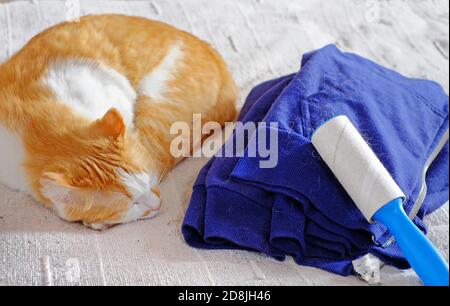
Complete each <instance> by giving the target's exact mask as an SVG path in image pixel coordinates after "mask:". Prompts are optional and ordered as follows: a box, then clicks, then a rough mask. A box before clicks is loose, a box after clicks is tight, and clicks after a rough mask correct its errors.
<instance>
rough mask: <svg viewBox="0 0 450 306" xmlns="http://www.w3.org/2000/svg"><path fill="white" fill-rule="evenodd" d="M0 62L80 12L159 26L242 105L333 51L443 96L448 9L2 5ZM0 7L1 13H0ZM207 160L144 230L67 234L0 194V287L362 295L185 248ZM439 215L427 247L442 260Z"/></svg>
mask: <svg viewBox="0 0 450 306" xmlns="http://www.w3.org/2000/svg"><path fill="white" fill-rule="evenodd" d="M0 2H2V4H0V61H4V60H5V59H7V58H8V57H9V56H11V55H12V54H13V53H14V52H15V51H17V50H18V49H19V48H20V47H22V46H23V45H24V44H25V42H26V41H27V40H28V39H30V38H31V37H32V36H33V35H34V34H36V33H38V32H40V31H41V30H43V29H45V28H46V27H48V26H50V25H53V24H55V23H57V22H60V21H63V20H65V19H67V18H72V17H74V16H76V15H78V14H82V15H84V14H90V13H106V12H116V13H125V14H133V15H142V16H145V17H148V18H153V19H158V20H162V21H165V22H168V23H171V24H173V25H175V26H178V27H180V28H182V29H185V30H188V31H190V32H193V33H194V34H196V35H198V36H200V37H201V38H203V39H205V40H207V41H209V42H211V43H212V44H213V45H214V46H215V47H216V48H217V49H219V51H220V52H221V53H222V54H223V55H224V57H225V59H226V60H227V62H228V63H229V64H230V66H231V67H232V70H233V73H234V75H235V78H236V80H237V82H238V84H239V85H240V88H241V93H242V97H241V100H240V101H241V102H242V101H243V98H244V97H245V96H246V94H247V93H248V92H249V90H250V89H251V88H252V87H253V86H254V85H256V84H258V83H259V82H261V81H264V80H267V79H270V78H274V77H277V76H280V75H284V74H287V73H292V72H294V71H297V70H298V67H299V63H300V58H301V55H302V54H303V53H304V52H307V51H311V50H313V49H316V48H320V47H322V46H323V45H325V44H328V43H336V44H337V45H338V46H340V47H341V48H342V49H344V50H347V51H352V52H355V53H359V54H361V55H363V56H366V57H369V58H371V59H373V60H375V61H377V62H379V63H381V64H383V65H386V66H388V67H392V68H395V69H396V70H398V71H400V72H401V73H404V74H406V75H408V76H413V77H419V78H428V79H432V80H435V81H437V82H439V83H440V84H442V86H444V88H445V89H446V90H447V92H448V87H449V84H448V82H449V63H448V53H449V51H448V48H449V47H448V44H449V37H448V36H449V20H448V19H449V3H448V1H447V0H404V1H402V0H391V1H375V0H277V1H272V0H239V1H237V0H228V1H223V0H166V1H163V0H154V1H92V0H89V1H79V2H80V6H79V9H78V8H77V1H0ZM3 2H6V3H3ZM204 163H205V160H203V159H200V160H188V161H186V162H184V163H182V164H181V165H180V166H179V167H178V168H177V169H176V170H175V171H174V172H173V173H172V174H171V175H170V176H169V178H168V179H167V181H166V182H165V184H164V186H163V188H162V192H163V200H164V209H163V211H162V214H161V215H160V216H159V217H158V218H156V219H154V220H151V221H147V222H138V223H134V224H130V225H126V226H119V227H116V228H113V229H111V230H109V231H107V232H103V233H99V232H93V231H90V230H87V229H85V228H83V227H82V226H80V225H78V224H68V223H65V222H63V221H60V220H59V219H57V218H56V217H55V216H54V215H53V214H52V213H51V212H49V211H48V210H46V209H44V208H42V207H41V206H39V205H38V204H37V203H35V202H34V201H33V200H31V199H30V198H28V197H25V196H23V195H21V194H18V193H16V192H14V191H11V190H8V189H7V188H6V187H3V186H0V285H43V284H47V285H51V284H53V285H80V284H81V285H105V284H107V285H134V284H135V285H169V284H171V285H207V284H212V285H282V284H285V285H362V284H363V283H362V282H361V281H359V280H358V279H357V278H356V277H348V278H342V277H339V276H336V275H333V274H330V273H326V272H323V271H320V270H317V269H312V268H305V267H300V266H297V265H295V264H294V263H293V261H292V260H288V261H287V262H285V263H279V262H276V261H274V260H272V259H270V258H266V257H264V256H261V255H258V254H252V253H248V252H240V251H199V250H194V249H191V248H189V247H187V246H186V245H185V244H184V242H183V239H182V237H181V233H180V225H181V222H182V218H183V213H184V210H185V207H186V202H187V200H188V199H189V194H190V189H191V186H192V183H193V181H194V179H195V176H196V173H197V172H198V170H199V169H200V168H201V166H202V165H203V164H204ZM448 216H449V212H448V205H446V206H445V207H444V209H442V210H440V211H439V212H438V213H436V214H434V215H433V216H432V217H431V219H430V223H431V237H432V239H433V240H434V241H435V242H436V243H437V244H438V246H439V248H440V249H441V250H442V251H443V252H444V254H445V255H446V257H447V259H448ZM381 281H382V283H383V284H386V285H388V284H391V285H392V284H396V285H399V284H402V285H418V284H419V282H418V280H417V279H416V277H415V276H414V274H413V273H412V272H411V271H404V272H402V271H398V270H395V269H393V268H390V267H385V268H383V269H382V279H381Z"/></svg>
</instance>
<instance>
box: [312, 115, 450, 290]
mask: <svg viewBox="0 0 450 306" xmlns="http://www.w3.org/2000/svg"><path fill="white" fill-rule="evenodd" d="M312 143H313V145H314V147H315V148H316V149H317V151H318V152H319V154H320V156H321V157H322V159H323V160H324V161H325V162H326V164H327V165H328V167H330V169H331V170H332V171H333V173H334V175H335V176H336V178H337V179H338V180H339V182H340V183H341V184H342V186H343V187H344V189H345V190H346V191H347V193H348V194H349V195H350V197H351V198H352V200H353V201H354V202H355V204H356V206H357V207H358V208H359V209H360V210H361V212H362V213H363V215H364V216H365V218H366V219H367V220H368V221H369V222H374V221H375V222H380V223H382V224H384V225H385V226H386V227H387V228H388V229H389V231H390V233H391V234H392V235H393V236H394V237H395V239H396V241H397V243H398V245H399V246H400V248H401V250H402V252H403V254H404V256H405V257H406V259H407V260H408V262H409V263H410V265H411V267H412V268H413V269H414V271H415V272H416V273H417V275H418V276H419V278H420V279H421V280H422V282H423V283H424V284H425V285H427V286H448V285H449V270H448V264H447V262H446V261H445V260H444V258H443V257H442V256H441V255H440V253H439V251H438V250H437V249H436V248H435V246H434V245H433V244H432V243H431V242H430V241H429V240H428V239H427V237H426V236H425V235H424V234H423V233H422V232H421V231H420V230H419V229H418V228H417V227H416V225H415V224H414V223H413V222H412V221H411V220H410V219H409V218H408V216H407V215H406V213H405V211H404V209H403V201H404V200H405V195H404V193H403V192H402V190H401V189H400V187H399V186H398V185H397V183H396V182H395V181H394V179H393V178H392V176H391V175H390V174H389V172H388V171H387V170H386V168H385V167H384V166H383V164H382V163H381V161H380V160H379V159H378V158H377V156H376V155H375V153H374V152H373V151H372V149H371V148H370V147H369V145H368V144H367V143H366V141H365V140H364V139H363V137H362V136H361V135H360V134H359V132H358V130H357V129H356V128H355V126H354V125H353V124H352V123H351V122H350V120H349V119H348V118H347V117H346V116H339V117H335V118H333V119H331V120H329V121H327V122H326V123H325V124H323V125H322V126H321V127H319V128H318V129H317V130H316V131H315V133H314V134H313V137H312Z"/></svg>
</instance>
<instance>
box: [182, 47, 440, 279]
mask: <svg viewBox="0 0 450 306" xmlns="http://www.w3.org/2000/svg"><path fill="white" fill-rule="evenodd" d="M338 115H346V116H347V117H349V118H350V120H351V121H352V122H353V124H354V125H355V126H356V127H357V128H358V130H359V131H360V133H361V134H362V135H363V136H364V138H365V139H366V140H367V141H368V142H369V144H370V145H371V147H372V149H373V150H374V151H375V153H376V154H377V156H378V157H379V158H380V160H381V161H382V162H383V164H384V165H385V166H386V168H387V169H388V171H389V172H390V173H391V174H392V176H393V177H394V179H395V180H396V181H397V183H398V185H399V186H400V188H401V189H402V190H403V192H404V193H405V194H406V195H407V199H406V201H405V204H404V206H405V209H406V211H407V212H408V213H414V212H413V210H414V209H416V208H417V207H420V211H419V212H418V213H416V214H415V215H416V216H415V217H414V222H415V224H416V225H417V226H419V228H420V229H422V230H423V231H424V232H425V231H426V228H425V225H424V223H423V218H424V216H425V215H427V214H429V213H431V212H433V211H434V210H436V209H437V208H439V207H440V206H441V205H443V204H444V203H445V202H447V201H448V195H449V180H448V168H449V146H448V141H446V136H448V96H447V95H446V94H445V92H444V91H443V90H442V88H441V87H440V86H439V85H438V84H436V83H433V82H430V81H424V80H415V79H409V78H405V77H403V76H401V75H400V74H398V73H396V72H394V71H392V70H389V69H386V68H384V67H381V66H379V65H377V64H375V63H373V62H371V61H369V60H367V59H364V58H362V57H359V56H357V55H353V54H348V53H343V52H341V51H339V50H338V49H337V48H336V47H335V46H327V47H325V48H323V49H321V50H318V51H315V52H312V53H309V54H306V55H305V56H304V58H303V61H302V65H301V70H300V72H299V73H297V74H293V75H289V76H286V77H283V78H280V79H276V80H273V81H269V82H266V83H264V84H261V85H259V86H257V87H256V88H255V89H254V90H253V91H252V92H251V93H250V95H249V96H248V98H247V100H246V103H245V105H244V107H243V109H242V111H241V115H240V118H239V120H240V121H242V122H244V123H245V122H267V123H269V122H277V123H278V128H277V130H276V132H277V133H278V154H279V159H278V165H277V166H276V167H274V168H271V169H264V168H260V163H259V162H260V161H261V160H264V158H261V157H251V156H250V154H246V155H245V156H244V157H215V158H212V159H211V160H210V161H209V162H208V164H207V165H206V166H205V167H204V168H203V169H202V170H201V172H200V174H199V176H198V178H197V181H196V183H195V185H194V191H193V195H192V198H191V201H190V204H189V207H188V209H187V212H186V216H185V220H184V223H183V226H182V232H183V235H184V238H185V240H186V242H187V243H188V244H189V245H190V246H193V247H197V248H205V249H244V250H251V251H257V252H262V253H265V254H267V255H269V256H272V257H274V258H275V259H278V260H283V259H285V257H286V256H293V257H294V259H295V261H296V262H297V263H298V264H300V265H307V266H313V267H318V268H321V269H325V270H327V271H331V272H334V273H338V274H341V275H349V274H351V273H352V272H353V267H352V261H353V260H355V259H357V258H359V257H361V256H364V255H366V254H368V253H371V254H373V255H375V256H378V257H379V258H380V259H381V260H383V261H384V262H386V263H388V264H391V265H394V266H396V267H399V268H408V267H409V265H408V263H407V262H406V260H405V258H404V257H403V255H402V253H401V251H400V249H399V248H398V246H397V244H396V243H391V244H389V243H387V242H389V241H391V239H390V238H391V236H390V234H389V233H388V232H387V230H386V228H385V227H384V226H382V225H380V224H369V223H368V222H367V221H366V220H365V218H364V217H363V215H362V214H361V212H360V211H359V210H358V209H357V207H356V206H355V205H354V203H353V202H352V200H351V199H350V198H349V196H348V195H347V194H346V192H345V190H344V189H343V188H342V187H341V185H340V184H339V182H338V181H337V180H336V178H335V177H334V175H333V174H332V173H331V171H330V170H329V169H328V167H327V166H326V164H325V163H324V162H323V161H322V160H321V159H320V157H319V156H318V153H317V152H316V151H315V149H314V147H313V146H312V144H311V135H312V133H313V132H314V131H315V130H316V129H317V128H318V127H319V126H320V125H321V124H322V123H324V122H325V121H327V120H329V119H330V118H332V117H335V116H338ZM265 129H266V130H261V129H259V130H257V132H256V133H254V134H253V135H250V136H247V135H244V136H246V141H247V143H248V142H249V141H252V139H257V134H258V133H267V132H269V131H270V129H273V127H270V126H266V127H265ZM237 136H242V135H239V133H238V132H235V134H234V135H233V137H232V138H231V139H230V140H229V141H236V137H237ZM443 141H446V142H445V145H444V146H443V147H442V144H443ZM437 152H439V153H438V155H437V157H436V158H435V159H434V161H433V162H432V164H431V166H429V167H427V166H428V163H429V160H430V158H432V157H434V156H435V154H436V153H437ZM427 169H428V171H427V172H426V173H427V174H426V177H425V178H426V183H427V189H426V188H425V189H424V187H425V186H424V184H423V178H424V171H425V170H427ZM424 190H427V196H426V197H425V200H424V201H423V204H421V202H422V200H421V199H422V196H423V194H424ZM420 204H421V206H419V205H420Z"/></svg>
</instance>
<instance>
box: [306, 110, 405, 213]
mask: <svg viewBox="0 0 450 306" xmlns="http://www.w3.org/2000/svg"><path fill="white" fill-rule="evenodd" d="M312 143H313V145H314V147H315V148H316V149H317V151H318V152H319V154H320V156H321V157H322V159H323V160H324V161H325V162H326V163H327V165H328V167H330V169H331V170H332V171H333V173H334V175H335V176H336V178H337V179H338V180H339V182H340V183H341V184H342V186H343V187H344V189H345V190H346V191H347V193H348V194H349V195H350V197H351V198H352V200H353V201H354V202H355V204H356V205H357V206H358V208H359V209H360V210H361V212H362V213H363V214H364V216H365V217H366V219H367V220H368V221H369V222H372V217H373V215H374V214H375V213H376V212H377V211H378V210H379V209H380V208H382V207H383V206H384V205H386V204H388V203H389V202H391V201H392V200H395V199H398V198H405V195H404V193H403V192H402V191H401V189H400V188H399V187H398V185H397V183H396V182H395V181H394V179H393V178H392V176H391V175H390V174H389V172H388V171H387V170H386V168H385V167H384V166H383V164H382V163H381V161H380V160H379V159H378V157H377V156H376V155H375V153H374V152H373V151H372V149H371V148H370V147H369V145H368V144H367V142H366V141H365V140H364V139H363V137H362V136H361V134H359V132H358V130H357V129H356V128H355V126H354V125H353V124H352V123H351V122H350V120H349V119H348V118H347V117H346V116H339V117H335V118H333V119H331V120H330V121H328V122H326V123H325V124H324V125H322V126H321V127H320V128H318V129H317V130H316V132H315V133H314V135H313V137H312Z"/></svg>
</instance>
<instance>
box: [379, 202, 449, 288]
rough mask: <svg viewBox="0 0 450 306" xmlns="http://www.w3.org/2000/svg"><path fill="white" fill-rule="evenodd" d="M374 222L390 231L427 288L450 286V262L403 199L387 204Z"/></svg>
mask: <svg viewBox="0 0 450 306" xmlns="http://www.w3.org/2000/svg"><path fill="white" fill-rule="evenodd" d="M373 219H374V220H376V221H378V222H380V223H382V224H384V225H385V226H386V227H387V228H388V229H389V231H390V233H391V234H392V235H393V236H394V237H395V239H396V241H397V243H398V245H399V246H400V249H401V250H402V252H403V255H404V256H405V258H406V259H407V260H408V262H409V264H410V265H411V267H412V268H413V269H414V271H415V272H416V273H417V275H418V276H419V278H420V279H421V280H422V282H423V283H424V284H425V285H427V286H448V285H449V270H448V265H447V263H446V261H445V260H444V258H442V256H441V255H440V253H439V251H438V250H437V249H436V248H435V246H434V245H433V244H432V243H431V242H430V240H428V239H427V237H426V236H425V235H424V234H423V233H422V231H421V230H419V229H418V228H417V226H416V225H415V224H414V223H413V222H412V221H411V220H410V219H409V217H408V216H407V215H406V213H405V211H404V209H403V201H402V199H396V200H394V201H391V202H390V203H389V204H387V205H385V206H384V207H383V208H381V209H380V210H378V211H377V212H376V213H375V215H374V216H373Z"/></svg>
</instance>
